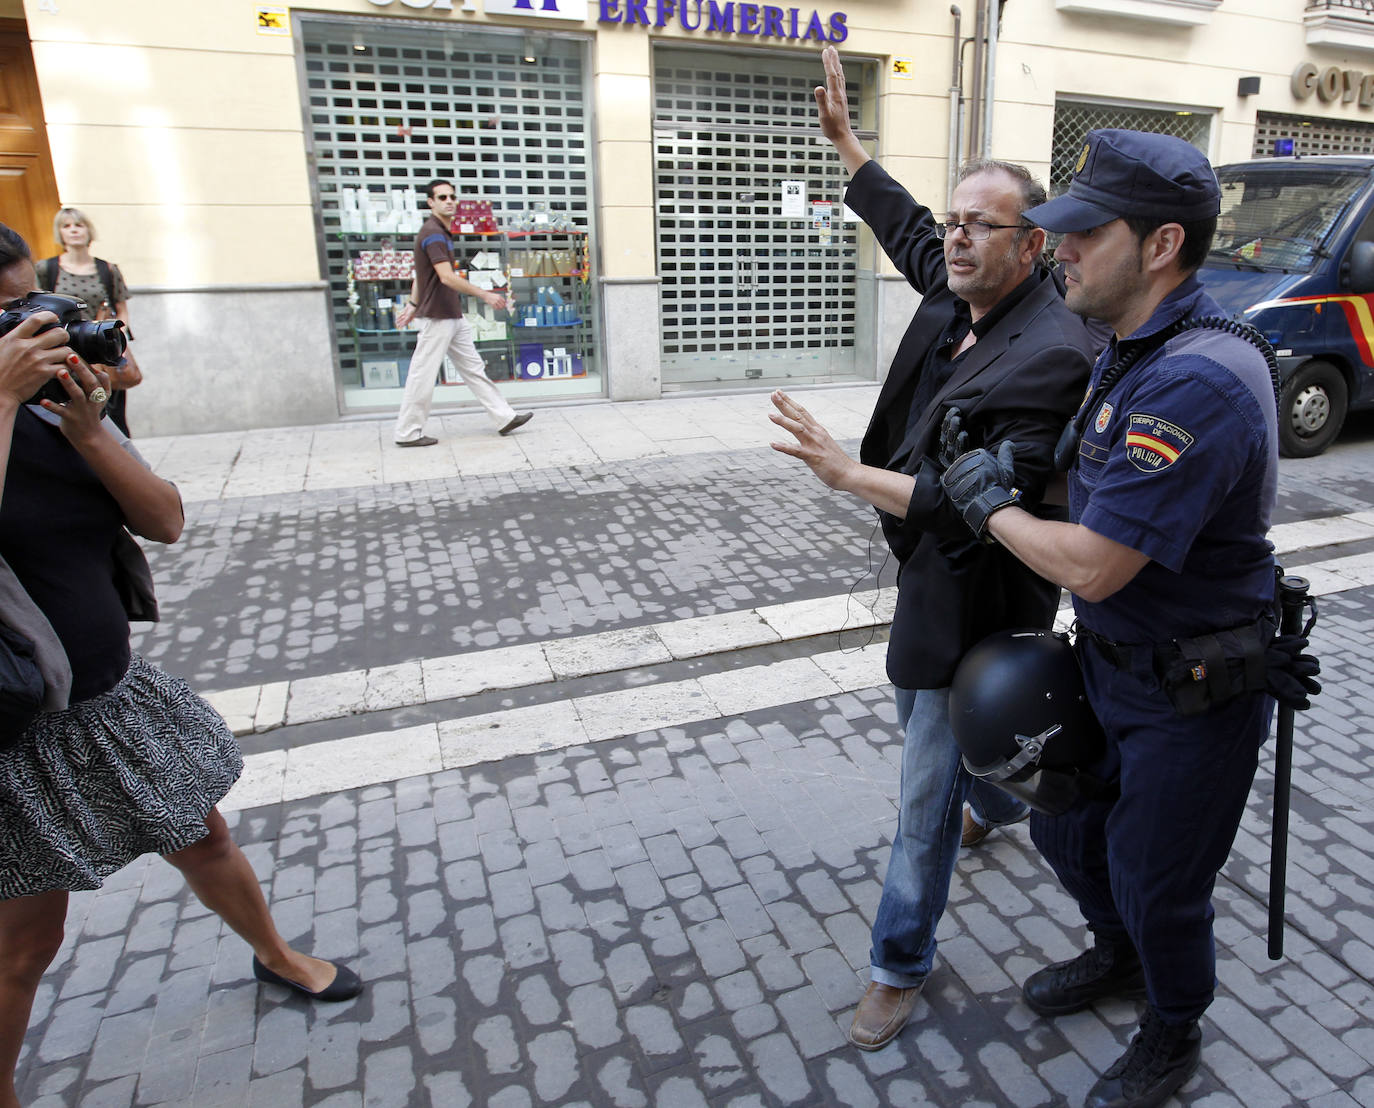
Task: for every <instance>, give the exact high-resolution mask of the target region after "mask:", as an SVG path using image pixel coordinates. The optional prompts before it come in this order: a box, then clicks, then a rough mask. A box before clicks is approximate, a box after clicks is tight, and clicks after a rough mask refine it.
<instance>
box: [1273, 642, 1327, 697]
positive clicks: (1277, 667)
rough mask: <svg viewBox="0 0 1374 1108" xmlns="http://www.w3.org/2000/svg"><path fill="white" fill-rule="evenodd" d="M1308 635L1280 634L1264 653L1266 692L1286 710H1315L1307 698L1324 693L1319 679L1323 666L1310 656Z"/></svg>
mask: <svg viewBox="0 0 1374 1108" xmlns="http://www.w3.org/2000/svg"><path fill="white" fill-rule="evenodd" d="M1308 645H1309V644H1308V640H1307V636H1306V635H1279V636H1278V637H1276V638H1275V639H1273V640H1272V641H1271V642H1270V643H1269V646H1268V649H1266V650H1265V652H1264V670H1265V673H1264V677H1265V690H1266V691H1267V692H1268V693H1269V694H1270V695H1271V696H1273V698H1274V699H1275V700H1277V701H1278V702H1279V703H1280V704H1282V705H1283V706H1284V707H1286V708H1296V709H1298V710H1299V711H1306V710H1307V709H1308V708H1310V707H1312V702H1311V700H1309V699H1308V697H1311V696H1316V695H1317V694H1318V693H1319V692H1321V691H1322V687H1321V682H1319V681H1317V680H1316V676H1317V674H1318V673H1320V672H1321V664H1320V663H1319V662H1318V661H1317V659H1316V658H1315V657H1313V656H1312V655H1311V654H1305V653H1303V652H1304V651H1305V650H1306V649H1307V647H1308Z"/></svg>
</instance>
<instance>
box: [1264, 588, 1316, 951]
mask: <svg viewBox="0 0 1374 1108" xmlns="http://www.w3.org/2000/svg"><path fill="white" fill-rule="evenodd" d="M1308 588H1309V585H1308V583H1307V578H1306V577H1297V576H1295V575H1292V574H1288V575H1285V576H1283V577H1280V578H1279V634H1281V635H1296V634H1298V632H1300V631H1301V630H1302V613H1303V608H1304V606H1305V605H1306V604H1307V590H1308ZM1293 711H1294V709H1293V708H1292V707H1291V706H1290V705H1287V704H1282V703H1281V704H1279V721H1278V730H1277V734H1276V739H1275V743H1274V826H1273V830H1272V833H1271V835H1272V837H1271V839H1270V843H1269V957H1270V958H1271V959H1272V960H1273V961H1275V962H1277V961H1278V960H1279V959H1280V958H1282V957H1283V898H1284V894H1285V892H1286V891H1287V870H1288V795H1289V792H1290V790H1291V788H1292V784H1293Z"/></svg>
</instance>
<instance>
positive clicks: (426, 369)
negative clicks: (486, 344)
mask: <svg viewBox="0 0 1374 1108" xmlns="http://www.w3.org/2000/svg"><path fill="white" fill-rule="evenodd" d="M416 322H418V323H419V324H420V337H419V338H418V339H416V340H415V353H414V354H413V355H412V356H411V359H410V372H409V373H408V374H407V375H406V391H405V395H404V396H402V397H401V410H400V412H398V413H397V415H396V441H397V442H412V441H413V440H415V439H418V438H419V437H420V436H421V435H423V434H424V433H425V420H426V419H428V418H429V409H430V406H431V405H432V404H433V403H434V379H435V377H436V376H437V374H438V372H439V367H440V366H441V365H442V364H443V361H444V355H445V354H447V355H448V356H449V360H450V361H452V362H453V364H454V366H456V367H457V369H458V375H459V376H460V377H461V378H462V379H463V384H465V385H467V387H468V388H469V389H471V390H472V395H473V396H475V397H476V398H477V402H478V403H479V404H481V405H482V407H484V408H485V409H486V410H487V415H489V416H490V417H491V420H492V422H493V423H494V424H495V425H496V426H497V427H498V428H500V427H504V426H505V425H506V424H507V423H509V422H510V421H511V420H512V419H514V418H515V409H514V408H512V407H511V406H510V403H509V402H508V401H507V400H506V398H505V397H504V396H502V395H501V390H500V389H498V388H497V387H496V386H495V385H493V384H492V383H491V380H490V379H489V378H488V377H487V367H486V363H485V362H483V361H482V356H481V355H480V354H478V353H477V347H476V346H474V345H473V342H472V327H471V326H469V324H468V321H467V320H466V319H420V320H417V321H416Z"/></svg>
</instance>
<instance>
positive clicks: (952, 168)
mask: <svg viewBox="0 0 1374 1108" xmlns="http://www.w3.org/2000/svg"><path fill="white" fill-rule="evenodd" d="M949 14H950V15H952V16H954V61H953V64H952V66H951V68H950V73H949V172H948V173H947V174H946V175H945V176H946V181H945V203H946V204H947V205H948V206H951V207H952V206H953V204H954V184H955V180H956V178H957V177H958V176H959V146H960V143H961V142H962V141H963V134H962V127H961V126H960V125H961V123H962V122H963V121H962V120H961V119H960V114H961V113H962V111H963V103H962V99H963V94H964V76H963V73H961V72H960V67H961V65H962V61H963V42H962V41H961V40H960V38H959V23H960V20H961V19H962V17H963V14H964V13H963V12H961V11H960V10H959V5H958V4H951V5H950V6H949Z"/></svg>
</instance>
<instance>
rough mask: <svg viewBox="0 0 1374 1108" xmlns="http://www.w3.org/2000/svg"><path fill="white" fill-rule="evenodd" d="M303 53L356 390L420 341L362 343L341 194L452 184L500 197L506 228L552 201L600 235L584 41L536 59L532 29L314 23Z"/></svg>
mask: <svg viewBox="0 0 1374 1108" xmlns="http://www.w3.org/2000/svg"><path fill="white" fill-rule="evenodd" d="M301 50H302V53H303V55H304V59H303V66H304V71H305V73H304V81H305V85H306V88H307V95H308V96H309V124H308V126H309V136H308V138H309V148H310V151H311V153H312V155H313V157H314V161H315V175H316V181H317V183H318V193H319V201H320V208H321V218H322V220H323V224H324V234H325V250H324V253H325V259H326V267H327V280H328V281H329V285H330V297H331V303H332V306H333V316H334V326H335V330H336V333H337V334H338V335H339V336H340V337H341V339H342V338H343V336H348V341H340V343H339V353H340V362H341V369H342V372H343V379H344V383H345V384H357V383H358V380H359V366H358V360H359V357H360V356H362V357H366V356H367V355H369V354H377V353H382V352H385V351H394V350H395V348H396V343H397V341H398V339H399V340H400V341H405V342H406V343H409V342H410V339H409V338H408V337H406V336H385V335H380V336H379V335H362V336H360V337H359V341H358V343H357V344H356V346H355V344H354V343H353V342H352V335H351V331H350V326H349V325H350V313H349V308H348V302H347V297H348V290H347V283H348V277H347V271H346V268H345V267H346V262H347V258H348V255H349V254H350V253H356V251H357V250H358V249H359V246H360V244H359V243H358V242H356V241H355V242H352V243H350V244H348V245H345V243H344V242H343V241H342V240H341V239H340V238H339V204H340V192H339V190H340V189H341V188H343V187H360V188H364V189H366V190H368V191H370V192H374V193H376V194H378V195H381V194H385V193H387V192H389V191H390V190H392V189H405V190H408V191H415V190H417V188H419V187H421V186H423V185H424V183H425V182H426V181H428V180H430V179H432V178H435V177H447V178H451V179H452V180H453V182H454V186H455V188H456V191H457V193H458V195H459V197H460V198H464V197H467V198H472V199H482V200H489V201H491V203H492V208H493V210H494V211H495V213H496V215H497V219H498V222H500V221H501V216H502V214H503V213H505V214H506V215H510V214H513V213H515V212H517V211H523V210H525V209H527V208H528V207H529V206H530V204H531V203H532V202H535V201H544V202H546V203H547V205H548V207H549V209H550V210H554V211H563V212H566V213H568V214H569V215H570V216H571V217H572V219H573V222H574V224H575V225H576V226H578V227H583V228H588V229H589V230H590V229H591V224H590V217H591V207H592V204H591V192H592V190H591V174H590V169H589V148H590V136H589V132H588V118H587V112H586V105H585V91H584V90H585V78H584V61H583V55H584V47H583V44H582V43H580V42H577V41H573V40H567V39H561V38H550V39H546V40H544V41H542V42H541V44H540V49H539V56H538V57H537V58H536V60H535V61H533V62H527V61H525V60H524V50H523V48H522V39H521V37H520V36H519V35H510V34H504V35H503V34H494V33H490V32H469V31H466V30H464V31H462V32H448V33H446V32H444V31H442V30H431V29H428V28H419V27H415V26H414V25H413V24H412V25H398V26H386V25H383V24H381V23H379V22H378V21H369V23H368V25H367V27H366V29H363V28H362V27H361V25H360V24H358V23H338V22H331V21H328V20H321V19H303V20H302V21H301ZM419 206H420V208H421V210H422V211H423V210H424V203H423V200H422V201H421V202H420V205H419ZM413 237H414V236H413V235H411V234H403V235H400V236H398V241H397V242H396V243H395V245H396V248H397V249H398V250H409V249H410V248H411V247H412V246H413ZM372 248H375V247H372ZM459 261H460V263H461V262H462V261H463V259H461V258H460V259H459Z"/></svg>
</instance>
